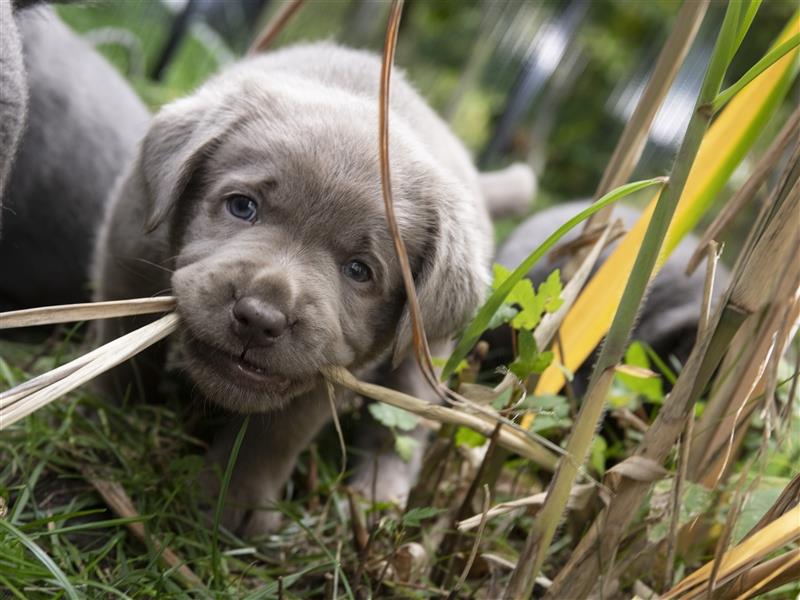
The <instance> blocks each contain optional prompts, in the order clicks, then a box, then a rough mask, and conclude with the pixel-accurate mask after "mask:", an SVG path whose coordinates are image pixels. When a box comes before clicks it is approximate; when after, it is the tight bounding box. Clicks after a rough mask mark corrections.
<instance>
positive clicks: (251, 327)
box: [231, 296, 290, 347]
mask: <svg viewBox="0 0 800 600" xmlns="http://www.w3.org/2000/svg"><path fill="white" fill-rule="evenodd" d="M231 315H232V317H233V318H232V327H233V332H234V333H235V334H236V336H237V337H238V338H239V339H240V340H241V341H242V342H244V344H245V346H246V347H259V346H271V345H272V344H273V343H275V340H277V339H278V338H279V337H281V336H282V335H283V334H284V333H286V331H287V330H288V329H289V325H290V322H289V318H288V317H287V316H286V314H285V313H284V312H283V311H282V310H281V309H280V308H278V307H277V306H276V305H274V304H272V303H270V302H267V301H265V300H262V299H261V298H258V297H255V296H245V297H244V298H239V299H238V300H237V301H236V302H235V303H234V305H233V308H232V309H231Z"/></svg>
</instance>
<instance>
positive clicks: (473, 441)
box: [456, 427, 486, 448]
mask: <svg viewBox="0 0 800 600" xmlns="http://www.w3.org/2000/svg"><path fill="white" fill-rule="evenodd" d="M485 443H486V436H483V435H481V434H480V433H478V432H477V431H473V430H472V429H470V428H469V427H459V428H458V429H456V445H457V446H465V447H467V448H480V447H481V446H483V445H484V444H485Z"/></svg>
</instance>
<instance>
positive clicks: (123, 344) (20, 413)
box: [0, 313, 178, 430]
mask: <svg viewBox="0 0 800 600" xmlns="http://www.w3.org/2000/svg"><path fill="white" fill-rule="evenodd" d="M177 326H178V315H177V314H176V313H170V314H168V315H166V316H164V317H161V318H160V319H159V320H158V321H155V322H153V323H150V324H148V325H145V326H144V327H141V328H140V329H137V330H136V331H132V332H131V333H129V334H127V335H124V336H122V337H120V338H118V339H116V340H114V341H113V342H109V343H108V344H105V345H104V346H101V347H100V348H98V349H97V350H95V351H94V352H92V353H90V355H91V356H92V357H93V358H92V359H91V360H87V357H86V356H82V357H80V358H77V359H76V360H75V361H73V363H77V364H78V366H77V368H75V367H74V366H73V367H72V368H70V369H64V370H63V371H62V373H63V375H62V376H61V378H59V379H58V380H55V381H52V382H50V383H49V384H48V385H47V386H46V387H37V388H36V391H33V392H29V393H27V394H25V395H22V396H19V394H18V393H17V391H16V388H14V389H12V390H10V392H11V394H9V397H12V398H14V401H13V403H8V404H9V405H8V406H4V407H3V408H2V409H0V430H2V429H5V428H6V427H9V426H10V425H12V424H14V423H16V422H17V421H19V420H20V419H22V418H24V417H26V416H28V415H29V414H31V413H32V412H34V411H35V410H38V409H39V408H41V407H43V406H45V405H46V404H49V403H50V402H52V401H53V400H56V399H57V398H60V397H61V396H63V395H64V394H66V393H67V392H70V391H72V390H74V389H75V388H77V387H78V386H80V385H83V384H84V383H86V382H87V381H90V380H92V379H94V378H95V377H97V376H98V375H100V374H101V373H104V372H105V371H108V370H109V369H111V368H113V367H115V366H117V365H119V364H120V363H123V362H125V361H126V360H128V359H129V358H131V357H132V356H135V355H136V354H138V353H139V352H141V351H142V350H144V349H145V348H147V347H149V346H152V345H153V344H155V343H156V342H158V341H159V340H161V339H163V338H165V337H166V336H168V335H169V334H170V333H172V332H173V331H175V329H176V328H177ZM73 363H68V365H64V366H65V367H68V366H70V365H73ZM22 385H25V384H22Z"/></svg>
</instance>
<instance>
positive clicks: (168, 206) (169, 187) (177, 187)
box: [139, 94, 233, 231]
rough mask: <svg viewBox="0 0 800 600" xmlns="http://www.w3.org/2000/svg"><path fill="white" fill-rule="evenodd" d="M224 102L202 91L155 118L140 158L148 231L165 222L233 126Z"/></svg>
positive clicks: (174, 104) (165, 109) (170, 105)
mask: <svg viewBox="0 0 800 600" xmlns="http://www.w3.org/2000/svg"><path fill="white" fill-rule="evenodd" d="M220 104H221V103H220V102H219V100H217V101H214V100H212V99H211V98H210V97H208V95H203V94H198V95H196V96H193V97H190V98H185V99H182V100H178V101H177V102H173V103H172V104H169V105H167V106H166V107H164V108H163V109H162V110H161V111H160V112H159V113H158V114H157V115H156V116H155V118H154V119H153V122H152V123H151V125H150V129H149V130H148V132H147V135H145V137H144V140H143V141H142V146H141V150H140V157H139V161H140V165H141V168H142V175H143V179H144V182H145V186H146V188H147V195H146V196H147V203H148V206H147V220H146V222H145V227H146V229H147V231H152V230H154V229H155V228H156V227H158V226H159V225H160V224H161V223H162V222H164V220H165V219H166V218H167V216H168V215H169V213H170V211H171V210H172V208H173V207H174V205H175V204H176V202H177V201H178V198H180V196H181V194H182V193H183V192H184V190H185V189H186V186H187V184H188V183H189V180H190V179H191V177H192V175H193V173H194V172H195V170H196V169H197V167H198V165H199V163H200V161H201V160H202V159H203V157H204V156H205V155H206V154H207V152H208V151H209V150H210V149H211V148H212V147H213V146H214V145H215V144H216V143H217V142H218V141H219V139H220V138H221V136H222V135H223V134H224V133H225V132H226V131H228V130H229V129H230V127H231V126H232V121H233V117H232V111H229V110H226V109H225V108H224V107H223V106H220Z"/></svg>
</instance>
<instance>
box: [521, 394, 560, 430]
mask: <svg viewBox="0 0 800 600" xmlns="http://www.w3.org/2000/svg"><path fill="white" fill-rule="evenodd" d="M519 406H520V408H526V409H528V410H530V411H531V412H533V413H534V414H535V415H536V418H535V419H534V420H533V425H531V427H530V430H531V431H533V432H535V433H539V432H542V431H547V430H548V429H553V428H555V427H559V428H567V427H569V426H570V425H571V424H572V419H570V418H569V402H567V399H566V398H565V397H564V396H559V395H556V394H543V395H541V396H528V398H526V399H525V401H524V402H522V403H520V405H519Z"/></svg>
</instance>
